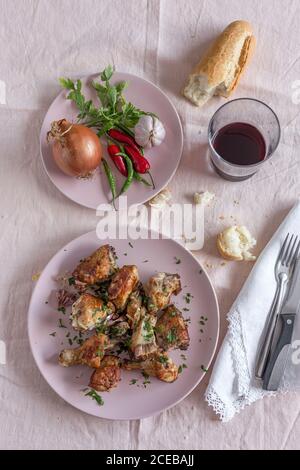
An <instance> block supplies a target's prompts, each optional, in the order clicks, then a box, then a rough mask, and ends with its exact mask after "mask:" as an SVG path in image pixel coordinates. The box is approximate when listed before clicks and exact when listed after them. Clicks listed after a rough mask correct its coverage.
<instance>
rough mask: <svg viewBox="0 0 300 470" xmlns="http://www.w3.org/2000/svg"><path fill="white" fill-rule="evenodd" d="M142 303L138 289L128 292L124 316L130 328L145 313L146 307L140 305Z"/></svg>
mask: <svg viewBox="0 0 300 470" xmlns="http://www.w3.org/2000/svg"><path fill="white" fill-rule="evenodd" d="M142 303H143V299H142V295H141V293H140V291H139V290H136V291H134V292H132V294H130V296H129V300H128V303H127V307H126V317H127V321H128V323H129V326H130V328H131V329H134V327H135V326H136V325H137V324H138V323H139V321H140V319H141V317H142V316H144V315H145V313H146V309H145V307H143V306H142Z"/></svg>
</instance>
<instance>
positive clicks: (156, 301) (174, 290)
mask: <svg viewBox="0 0 300 470" xmlns="http://www.w3.org/2000/svg"><path fill="white" fill-rule="evenodd" d="M145 291H146V294H147V296H148V306H147V308H148V311H149V313H151V314H155V313H157V312H158V311H159V310H162V309H163V308H165V307H167V305H169V303H170V298H171V295H172V294H175V295H177V294H179V292H180V291H181V283H180V276H179V275H178V274H168V273H157V274H156V275H155V276H152V277H151V278H150V279H149V281H148V283H147V285H146V286H145Z"/></svg>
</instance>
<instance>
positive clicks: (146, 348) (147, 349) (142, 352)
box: [130, 314, 157, 359]
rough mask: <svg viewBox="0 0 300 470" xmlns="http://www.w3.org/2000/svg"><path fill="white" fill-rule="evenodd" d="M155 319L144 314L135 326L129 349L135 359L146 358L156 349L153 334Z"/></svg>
mask: <svg viewBox="0 0 300 470" xmlns="http://www.w3.org/2000/svg"><path fill="white" fill-rule="evenodd" d="M156 320H157V319H156V317H155V316H153V315H149V314H145V315H144V316H142V318H141V319H140V321H139V322H138V323H137V325H136V326H135V328H134V330H133V333H132V337H131V341H130V350H131V352H132V353H133V355H134V357H135V358H136V359H147V357H149V356H150V355H151V354H153V353H154V352H155V351H157V344H156V339H155V334H154V327H155V324H156Z"/></svg>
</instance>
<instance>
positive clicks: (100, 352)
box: [96, 347, 104, 358]
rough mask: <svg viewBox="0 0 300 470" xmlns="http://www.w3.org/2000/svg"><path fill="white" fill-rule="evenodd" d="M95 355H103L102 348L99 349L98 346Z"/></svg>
mask: <svg viewBox="0 0 300 470" xmlns="http://www.w3.org/2000/svg"><path fill="white" fill-rule="evenodd" d="M96 356H98V357H101V358H102V357H103V356H104V351H103V349H101V348H100V347H99V348H98V350H97V351H96Z"/></svg>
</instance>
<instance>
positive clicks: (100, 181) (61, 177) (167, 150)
mask: <svg viewBox="0 0 300 470" xmlns="http://www.w3.org/2000/svg"><path fill="white" fill-rule="evenodd" d="M98 78H99V75H91V76H88V77H84V78H83V79H82V82H83V93H84V95H85V96H86V98H87V99H92V100H93V101H94V102H95V104H97V96H96V93H95V91H94V90H93V89H92V87H91V86H90V85H89V84H90V83H91V81H92V80H98ZM120 81H127V82H128V83H129V86H128V88H127V89H126V90H125V93H124V95H125V98H126V100H128V101H130V102H132V103H133V104H134V105H135V106H137V107H138V108H140V109H143V110H145V111H149V112H153V113H155V114H157V115H158V116H159V118H160V120H161V121H162V122H163V124H164V126H165V129H166V137H165V140H164V142H163V143H162V144H161V145H160V146H157V147H154V148H152V149H150V150H148V151H147V152H146V156H147V158H148V160H149V162H150V165H151V173H152V175H153V178H154V181H155V189H152V188H151V187H150V188H149V187H147V186H145V185H143V184H142V183H138V182H136V181H134V182H133V183H132V186H131V188H130V189H129V190H128V192H127V193H126V194H127V196H128V200H127V203H128V205H131V204H142V203H144V202H146V201H148V200H149V199H151V198H152V197H153V196H155V194H157V193H159V192H160V191H161V190H162V189H163V188H164V187H165V186H166V185H167V184H168V182H169V181H170V180H171V178H172V176H173V175H174V173H175V171H176V169H177V167H178V164H179V161H180V158H181V154H182V146H183V135H182V127H181V122H180V119H179V116H178V114H177V111H176V109H175V108H174V106H173V104H172V103H171V101H170V100H169V98H168V97H167V96H166V95H165V94H164V93H163V92H162V91H161V90H160V89H159V88H158V87H157V86H155V85H153V83H150V82H148V81H147V80H144V79H143V78H140V77H137V76H135V75H131V74H128V73H118V72H116V73H115V74H114V77H113V79H112V83H117V82H120ZM66 95H67V92H66V91H65V90H62V91H61V93H60V94H59V95H58V96H57V98H56V99H55V100H54V101H53V103H52V104H51V106H50V108H49V109H48V111H47V114H46V116H45V119H44V122H43V125H42V129H41V134H40V150H41V156H42V160H43V163H44V167H45V170H46V172H47V174H48V176H49V178H50V179H51V181H52V183H53V184H54V185H55V186H56V187H57V188H58V189H59V190H60V191H61V192H62V193H63V194H64V195H65V196H67V197H68V198H69V199H71V200H72V201H74V202H77V203H78V204H81V205H82V206H86V207H89V208H91V209H96V208H97V207H98V205H99V204H103V203H107V202H108V201H110V200H111V195H110V190H109V186H108V183H107V179H106V176H105V174H104V172H103V169H102V166H101V170H100V169H99V170H97V172H96V173H95V175H94V176H93V178H92V179H90V180H80V179H76V178H73V177H70V176H67V175H65V174H64V173H62V172H61V171H60V170H59V168H58V167H57V166H56V164H55V162H54V161H53V158H52V153H51V145H50V144H48V143H47V140H46V136H47V132H48V131H49V129H50V126H51V122H52V121H56V120H59V119H62V118H66V119H68V120H69V121H73V122H75V121H76V117H77V114H78V110H77V109H76V106H75V104H74V103H73V102H71V101H70V100H67V99H66ZM101 141H102V144H103V149H104V150H105V152H104V155H105V157H106V158H107V161H108V163H109V165H110V166H111V168H112V170H113V172H114V175H115V176H116V178H117V186H118V188H119V189H121V186H122V183H123V182H124V177H123V176H122V175H120V174H119V173H118V170H117V169H116V168H115V167H114V164H113V162H112V161H111V159H110V157H109V156H107V152H106V142H105V139H104V138H102V139H101Z"/></svg>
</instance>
